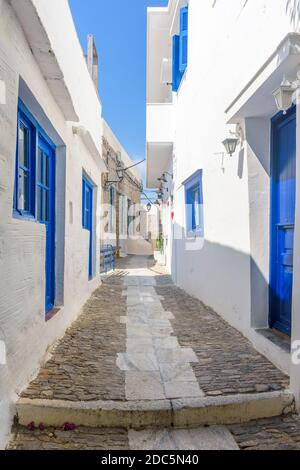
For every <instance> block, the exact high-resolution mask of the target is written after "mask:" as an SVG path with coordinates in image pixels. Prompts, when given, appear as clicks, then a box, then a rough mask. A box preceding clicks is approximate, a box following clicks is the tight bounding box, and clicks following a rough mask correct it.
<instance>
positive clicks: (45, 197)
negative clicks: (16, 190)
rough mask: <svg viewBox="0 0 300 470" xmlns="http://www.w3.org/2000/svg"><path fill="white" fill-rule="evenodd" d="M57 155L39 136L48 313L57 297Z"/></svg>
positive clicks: (39, 190) (40, 218)
mask: <svg viewBox="0 0 300 470" xmlns="http://www.w3.org/2000/svg"><path fill="white" fill-rule="evenodd" d="M54 157H55V153H54V150H53V149H52V147H50V145H49V144H48V143H47V142H46V141H45V140H44V139H43V137H42V136H39V139H38V159H37V187H36V190H37V220H38V221H39V222H40V223H41V224H44V225H45V228H46V313H48V312H49V311H50V310H52V309H53V307H54V296H55V199H54V191H55V159H54Z"/></svg>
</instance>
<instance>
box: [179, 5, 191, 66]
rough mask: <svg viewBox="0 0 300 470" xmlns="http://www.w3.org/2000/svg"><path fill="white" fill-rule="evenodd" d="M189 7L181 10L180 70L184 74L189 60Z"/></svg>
mask: <svg viewBox="0 0 300 470" xmlns="http://www.w3.org/2000/svg"><path fill="white" fill-rule="evenodd" d="M188 17H189V9H188V7H184V8H181V10H180V40H179V70H180V72H181V73H182V74H183V73H184V72H185V69H186V68H187V62H188Z"/></svg>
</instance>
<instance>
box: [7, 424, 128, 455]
mask: <svg viewBox="0 0 300 470" xmlns="http://www.w3.org/2000/svg"><path fill="white" fill-rule="evenodd" d="M7 449H8V450H128V449H129V441H128V431H127V430H126V429H94V428H93V429H92V428H83V427H80V428H77V429H76V430H75V431H61V430H59V429H55V428H47V429H45V430H44V431H39V430H35V431H29V430H28V429H27V428H24V427H21V426H20V427H15V428H14V429H13V430H12V437H11V440H10V442H9V444H8V446H7Z"/></svg>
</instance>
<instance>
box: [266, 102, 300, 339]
mask: <svg viewBox="0 0 300 470" xmlns="http://www.w3.org/2000/svg"><path fill="white" fill-rule="evenodd" d="M271 137H272V139H271V211H270V213H271V236H270V241H271V247H270V312H269V323H270V327H271V328H275V329H277V330H279V331H281V332H283V333H286V334H288V335H291V318H292V292H293V254H294V226H295V203H296V107H295V106H294V107H293V108H291V109H290V110H289V112H288V113H287V114H286V115H283V114H282V113H279V114H278V115H276V116H275V117H274V118H273V119H272V132H271Z"/></svg>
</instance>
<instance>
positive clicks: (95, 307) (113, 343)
mask: <svg viewBox="0 0 300 470" xmlns="http://www.w3.org/2000/svg"><path fill="white" fill-rule="evenodd" d="M125 274H126V273H125V272H124V273H122V272H119V273H117V274H116V275H113V276H109V277H107V278H106V279H105V280H104V282H103V284H102V286H101V287H99V288H98V289H97V290H96V291H95V292H94V294H93V295H92V297H91V298H90V300H89V301H88V302H87V304H86V305H85V306H84V308H83V311H82V314H81V315H80V316H79V318H78V319H77V321H75V322H74V323H73V324H72V326H71V327H70V328H69V329H68V330H67V332H66V334H65V336H64V338H63V339H62V340H61V341H59V343H58V345H57V347H56V349H55V351H54V354H53V356H52V357H51V359H50V360H49V361H48V362H47V363H46V364H45V366H44V367H42V369H41V370H40V372H39V375H38V377H37V378H36V379H35V380H34V381H33V382H31V384H30V385H29V387H28V388H27V389H26V390H25V391H24V392H23V393H22V397H28V398H44V399H58V400H59V399H61V400H68V401H92V400H100V399H101V400H124V399H125V374H124V372H122V371H121V370H120V369H119V367H117V365H116V357H117V354H118V353H119V352H120V351H124V350H125V348H126V328H125V325H122V324H121V323H120V315H126V299H125V297H124V296H122V289H123V284H124V275H125Z"/></svg>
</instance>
